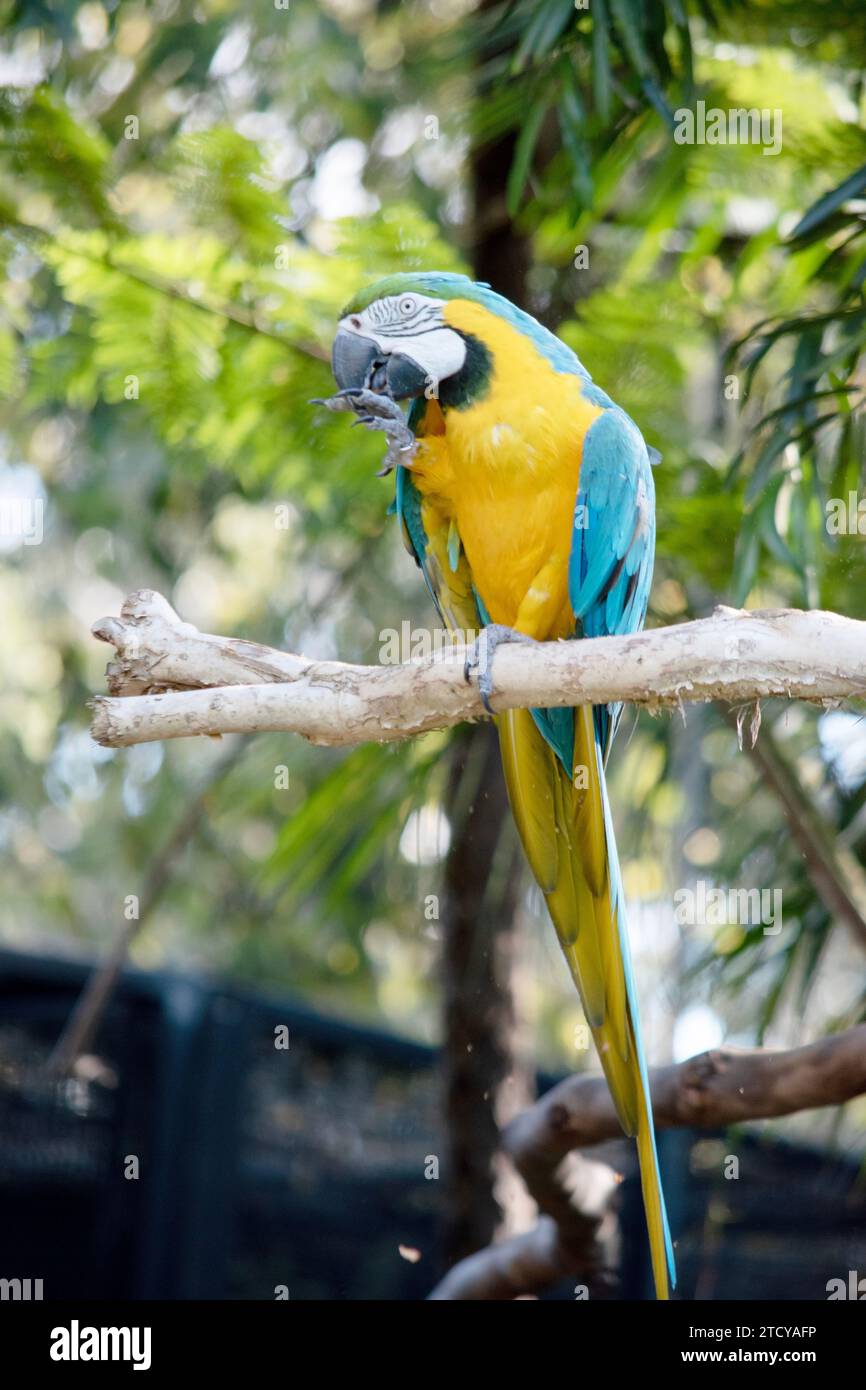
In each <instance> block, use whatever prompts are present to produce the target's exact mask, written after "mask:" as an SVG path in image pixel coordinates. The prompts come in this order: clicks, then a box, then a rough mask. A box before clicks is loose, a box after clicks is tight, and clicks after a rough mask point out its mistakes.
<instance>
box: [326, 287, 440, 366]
mask: <svg viewBox="0 0 866 1390" xmlns="http://www.w3.org/2000/svg"><path fill="white" fill-rule="evenodd" d="M444 307H445V306H444V303H443V301H442V300H441V299H433V298H431V297H430V296H429V295H424V294H414V293H410V294H395V295H389V296H388V297H387V298H386V299H377V300H375V301H374V303H372V304H369V305H368V306H367V308H366V309H362V310H361V312H360V313H357V314H347V315H346V317H345V318H343V319H340V328H342V329H344V330H345V331H346V332H347V333H357V334H358V335H359V336H360V337H362V338H369V339H370V340H371V341H372V342H374V343H375V344H376V347H377V348H378V349H379V351H380V352H381V353H382V354H383V356H386V355H387V354H388V353H392V352H399V353H402V354H403V355H404V356H406V357H411V358H412V361H413V362H417V364H418V366H419V367H420V368H421V370H422V371H423V372H424V374H425V376H427V377H428V378H429V379H430V380H431V381H433V382H439V381H445V380H446V378H447V377H449V376H453V375H454V373H455V372H459V371H460V368H461V367H462V366H463V363H464V362H465V361H466V344H465V342H464V341H463V339H462V338H461V336H460V334H459V333H456V332H455V331H454V329H453V328H449V327H448V325H447V324H446V323H445V319H444V313H443V311H444Z"/></svg>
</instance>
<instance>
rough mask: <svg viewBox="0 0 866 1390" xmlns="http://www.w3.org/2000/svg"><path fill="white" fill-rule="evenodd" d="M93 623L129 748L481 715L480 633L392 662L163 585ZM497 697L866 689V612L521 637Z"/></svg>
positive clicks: (111, 728) (105, 728)
mask: <svg viewBox="0 0 866 1390" xmlns="http://www.w3.org/2000/svg"><path fill="white" fill-rule="evenodd" d="M93 631H94V635H95V636H96V637H98V638H100V640H101V641H104V642H109V643H111V644H112V645H113V646H114V647H115V649H116V652H117V658H116V660H114V661H113V662H111V663H110V665H109V667H108V684H109V690H110V691H111V692H112V694H113V695H114V696H115V697H122V698H113V699H112V698H106V697H104V696H100V697H97V698H96V699H94V700H93V701H92V705H93V712H94V713H93V724H92V732H93V737H94V738H95V739H96V741H97V742H98V743H102V744H105V745H107V746H110V747H121V746H125V745H128V744H134V743H145V742H148V741H151V740H154V739H169V738H184V737H188V736H190V735H194V734H225V733H243V734H251V733H261V732H268V731H270V732H275V731H279V732H288V733H297V734H301V735H302V736H303V737H304V738H307V739H309V740H310V742H312V743H318V744H331V745H340V744H351V743H362V742H374V741H378V742H386V741H389V740H393V739H401V738H407V737H409V736H411V735H414V734H420V733H424V732H425V731H426V730H428V729H436V728H443V727H445V726H448V725H453V724H458V723H460V722H461V721H463V720H466V719H476V718H479V717H481V716H482V715H483V713H484V709H483V706H482V703H481V698H480V695H479V693H478V686H477V673H476V674H473V677H472V681H471V683H467V682H466V680H465V679H464V675H463V670H464V662H465V657H466V650H467V649H466V648H465V647H462V646H456V647H453V648H452V647H450V646H447V647H446V648H445V650H444V651H443V652H442V653H441V655H439V656H438V657H437V656H432V657H430V658H428V659H426V660H421V661H408V662H405V663H404V664H402V665H393V666H387V665H383V666H350V665H346V664H344V663H342V662H337V661H310V660H308V659H306V658H304V657H301V656H294V655H291V654H289V653H286V652H278V651H274V650H273V649H272V648H270V647H263V646H260V645H259V644H258V643H255V642H247V641H243V640H241V639H238V638H229V637H216V636H212V635H210V634H208V633H202V632H199V631H198V630H197V629H196V628H194V627H193V626H192V625H191V624H190V623H184V622H182V621H181V619H180V618H179V617H178V615H177V614H176V613H175V612H174V610H173V609H172V608H171V606H170V605H169V604H168V603H167V602H166V600H165V599H164V598H162V597H161V596H160V595H159V594H155V593H152V592H150V591H149V590H142V591H141V592H139V593H136V594H133V595H131V597H130V598H128V599H127V601H126V602H125V603H124V605H123V609H122V611H121V615H120V617H119V618H103V619H102V620H101V621H100V622H98V623H96V624H95V626H94V628H93ZM495 691H496V693H495V696H494V701H495V706H496V708H497V709H500V710H502V709H514V708H525V707H527V706H531V705H536V706H557V705H578V704H606V703H609V702H611V701H627V702H630V703H632V704H638V705H646V706H648V707H649V708H651V709H658V708H660V707H662V706H666V705H675V706H680V707H681V706H682V705H683V704H684V703H685V702H689V701H703V700H726V701H729V702H732V703H735V702H739V703H743V702H748V701H755V700H759V699H761V698H763V697H765V696H771V695H780V696H785V697H788V698H790V699H802V700H812V701H819V702H828V701H833V702H835V701H839V700H845V699H848V698H851V697H858V698H862V697H863V695H866V623H861V622H855V621H854V620H853V619H851V618H843V617H840V616H839V615H838V614H835V613H825V612H818V611H812V612H803V611H800V610H799V609H778V610H775V611H771V612H760V613H757V612H756V613H751V612H741V611H739V610H737V609H732V608H717V609H716V612H715V614H714V615H713V617H711V618H703V619H700V620H698V621H696V622H690V623H682V624H680V625H678V626H676V627H667V628H657V629H655V630H653V631H650V632H643V633H638V634H635V635H633V636H629V637H599V638H595V639H593V640H592V641H581V642H577V641H575V642H550V643H544V644H538V645H535V644H533V645H531V646H526V645H506V646H502V647H500V648H499V650H498V651H497V652H496V656H495Z"/></svg>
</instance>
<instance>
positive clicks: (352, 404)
mask: <svg viewBox="0 0 866 1390" xmlns="http://www.w3.org/2000/svg"><path fill="white" fill-rule="evenodd" d="M310 404H311V405H324V406H326V407H327V409H328V410H338V411H339V410H353V411H354V412H355V414H356V415H357V417H358V418H357V420H355V421H354V424H356V425H365V426H366V428H367V429H368V430H381V431H382V433H383V434H384V435H385V438H386V439H387V441H388V450H387V452H386V454H385V460H384V463H383V465H382V468H381V470H380V471H379V472H378V473H377V475H376V476H377V477H379V478H384V477H386V476H387V475H388V474H389V473H390V472H392V470H393V469H395V468H398V467H399V466H400V465H403V466H404V467H405V466H406V465H408V463H409V461H410V459H411V457H412V454H413V453H414V452H415V446H416V440H415V436H414V434H413V433H412V431H411V430H410V428H409V426H408V425H407V424H406V421H405V419H404V417H403V412H402V410H401V409H400V407H399V405H398V404H397V402H396V401H395V400H392V398H391V397H390V396H386V395H384V394H383V393H382V392H380V391H370V390H368V389H367V388H366V387H357V386H347V387H345V388H344V389H343V390H342V391H338V392H337V394H336V396H329V397H328V399H327V400H319V399H317V400H315V401H311V402H310Z"/></svg>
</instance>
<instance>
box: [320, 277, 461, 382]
mask: <svg viewBox="0 0 866 1390" xmlns="http://www.w3.org/2000/svg"><path fill="white" fill-rule="evenodd" d="M478 289H479V286H477V285H474V284H473V282H472V281H471V280H470V279H468V277H467V276H465V275H447V274H445V273H441V272H437V271H431V272H426V273H418V274H411V273H408V274H401V275H390V276H388V278H387V279H385V280H379V281H377V282H376V284H375V285H370V286H368V287H367V288H366V289H364V290H362V291H361V292H360V293H359V294H357V295H355V298H354V299H353V300H352V301H351V302H350V303H349V304H347V305H346V308H345V309H344V310H343V312H342V314H341V316H340V322H339V326H338V329H337V336H336V338H335V339H334V348H333V353H332V358H331V362H332V368H333V372H334V378H335V380H336V382H337V385H338V386H339V387H340V389H341V390H347V389H360V388H361V387H366V388H367V390H372V391H378V392H380V393H382V394H385V395H389V396H390V397H391V398H392V399H393V400H395V401H405V400H411V399H414V398H415V397H417V396H424V395H426V396H428V397H429V396H431V395H436V396H441V390H442V386H443V384H445V383H451V385H452V386H453V387H456V386H457V384H458V383H459V382H460V380H461V378H466V377H468V376H469V374H470V372H471V374H472V375H473V376H474V375H475V374H476V372H475V371H473V370H472V369H473V368H475V369H477V368H478V367H479V366H480V365H483V363H484V362H486V361H488V360H489V353H488V352H487V349H486V348H485V346H484V344H483V343H481V342H480V341H478V339H476V338H474V336H473V335H472V334H469V333H465V332H462V331H461V330H460V329H459V328H456V327H454V326H453V325H452V324H451V323H449V322H448V319H447V310H448V305H449V302H450V301H452V300H455V299H460V298H469V297H470V296H471V295H472V294H473V292H477V290H478Z"/></svg>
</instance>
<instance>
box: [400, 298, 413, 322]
mask: <svg viewBox="0 0 866 1390" xmlns="http://www.w3.org/2000/svg"><path fill="white" fill-rule="evenodd" d="M399 308H400V313H401V314H402V315H403V317H404V318H408V317H409V315H410V314H414V312H415V301H414V299H413V298H412V296H411V295H410V294H407V295H406V297H405V299H401V300H400V305H399Z"/></svg>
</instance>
